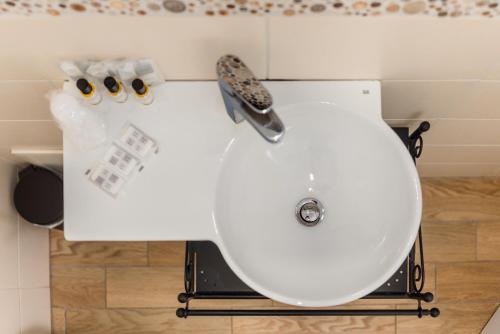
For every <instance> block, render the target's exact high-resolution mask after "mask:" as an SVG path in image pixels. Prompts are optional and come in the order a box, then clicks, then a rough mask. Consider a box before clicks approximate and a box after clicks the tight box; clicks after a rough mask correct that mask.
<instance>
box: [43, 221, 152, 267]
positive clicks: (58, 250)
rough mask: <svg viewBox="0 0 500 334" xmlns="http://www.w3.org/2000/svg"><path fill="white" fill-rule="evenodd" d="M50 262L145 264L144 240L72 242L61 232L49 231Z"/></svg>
mask: <svg viewBox="0 0 500 334" xmlns="http://www.w3.org/2000/svg"><path fill="white" fill-rule="evenodd" d="M50 237H51V242H50V254H51V258H50V260H51V263H52V264H71V265H74V266H76V265H131V266H133V265H146V264H147V262H148V255H147V243H146V242H72V241H66V240H64V235H63V232H61V231H58V230H52V231H51V233H50Z"/></svg>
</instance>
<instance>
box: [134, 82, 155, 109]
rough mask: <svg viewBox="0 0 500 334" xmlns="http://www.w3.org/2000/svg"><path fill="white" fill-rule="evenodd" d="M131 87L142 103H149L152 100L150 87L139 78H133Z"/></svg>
mask: <svg viewBox="0 0 500 334" xmlns="http://www.w3.org/2000/svg"><path fill="white" fill-rule="evenodd" d="M132 88H133V89H134V95H135V97H136V98H137V99H138V100H139V101H141V103H142V104H151V103H152V102H153V93H152V92H151V88H150V87H149V86H148V85H147V84H146V83H145V82H144V81H142V80H141V79H134V81H132Z"/></svg>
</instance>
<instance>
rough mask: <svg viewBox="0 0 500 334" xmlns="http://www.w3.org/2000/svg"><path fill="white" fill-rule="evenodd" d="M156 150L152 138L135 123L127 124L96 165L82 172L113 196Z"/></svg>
mask: <svg viewBox="0 0 500 334" xmlns="http://www.w3.org/2000/svg"><path fill="white" fill-rule="evenodd" d="M156 153H158V145H157V143H156V141H155V140H154V139H152V138H151V137H150V136H148V135H147V134H146V133H145V132H143V131H142V130H140V129H139V128H138V127H136V126H135V125H132V124H127V125H126V126H125V127H124V128H123V130H122V131H121V132H120V134H119V135H118V138H116V140H115V141H114V142H113V143H112V144H111V145H110V147H109V148H108V150H107V151H106V152H105V154H104V156H103V157H102V159H101V160H100V161H99V162H98V163H97V164H96V167H95V168H93V169H91V170H88V171H87V173H86V174H87V175H88V178H89V180H90V181H91V182H92V183H93V184H95V185H96V186H98V187H99V188H100V189H101V190H103V191H104V192H106V193H107V194H109V195H111V196H113V197H116V196H118V194H120V192H121V191H122V190H123V188H124V186H125V185H126V184H127V183H129V182H130V181H132V179H134V178H135V177H136V176H137V174H138V173H139V172H140V171H141V170H142V169H143V168H144V166H145V164H146V163H147V162H148V161H149V159H150V158H151V157H152V156H153V155H154V154H156Z"/></svg>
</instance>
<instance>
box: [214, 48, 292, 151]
mask: <svg viewBox="0 0 500 334" xmlns="http://www.w3.org/2000/svg"><path fill="white" fill-rule="evenodd" d="M217 76H218V83H219V87H220V90H221V94H222V97H223V99H224V105H225V106H226V111H227V113H228V115H229V117H230V118H231V119H232V120H233V121H234V122H235V123H240V122H242V121H243V120H246V121H247V122H248V123H250V124H251V125H252V126H253V128H254V129H255V130H256V131H257V132H258V133H259V134H260V135H261V136H262V137H263V138H264V139H265V140H267V141H268V142H270V143H277V142H279V141H280V140H281V138H282V137H283V135H284V134H285V126H284V125H283V122H281V120H280V118H279V117H278V115H277V114H276V113H275V111H274V110H273V108H272V105H273V99H272V96H271V94H270V93H269V91H268V90H267V89H266V88H265V87H264V86H263V85H262V83H261V82H260V81H259V80H258V79H257V78H256V77H255V76H254V75H253V73H252V72H251V71H250V69H249V68H248V67H247V66H246V65H245V64H244V63H243V62H242V61H241V60H240V59H239V58H238V57H236V56H232V55H226V56H223V57H221V58H220V59H219V60H218V61H217Z"/></svg>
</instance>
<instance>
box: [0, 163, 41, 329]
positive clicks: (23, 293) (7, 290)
mask: <svg viewBox="0 0 500 334" xmlns="http://www.w3.org/2000/svg"><path fill="white" fill-rule="evenodd" d="M16 179H17V167H16V166H15V165H14V164H11V163H6V162H3V161H2V160H1V158H0V263H1V267H0V333H2V334H4V333H5V334H48V333H50V291H49V238H48V231H47V230H46V229H43V228H39V227H35V226H33V225H30V224H28V223H26V222H25V221H23V220H22V218H20V217H19V216H18V215H17V212H16V211H15V209H14V207H13V203H12V192H13V189H14V185H15V182H16Z"/></svg>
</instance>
